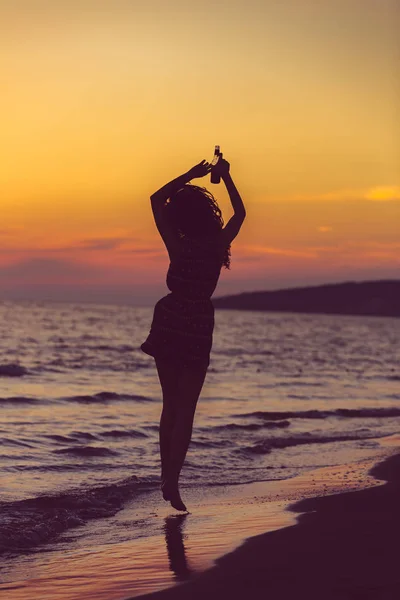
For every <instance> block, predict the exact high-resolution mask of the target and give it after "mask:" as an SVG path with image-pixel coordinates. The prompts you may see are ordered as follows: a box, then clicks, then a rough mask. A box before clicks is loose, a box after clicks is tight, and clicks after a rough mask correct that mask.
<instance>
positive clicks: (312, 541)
mask: <svg viewBox="0 0 400 600" xmlns="http://www.w3.org/2000/svg"><path fill="white" fill-rule="evenodd" d="M390 443H393V445H396V446H398V445H399V444H400V437H394V438H393V439H392V440H390V441H389V444H390ZM366 466H367V465H366V464H365V463H364V464H363V465H358V466H357V465H351V466H349V468H347V469H342V470H341V471H340V472H338V470H337V469H336V470H334V469H330V470H327V471H325V473H324V472H323V470H320V472H318V473H315V474H314V476H315V478H316V479H317V481H312V477H311V478H310V479H309V483H310V484H313V485H320V486H321V484H322V486H323V488H324V489H323V490H321V489H320V490H319V493H317V495H316V496H314V497H311V498H303V499H302V500H300V501H298V502H296V503H294V504H291V505H290V507H289V510H290V511H291V512H293V513H295V514H297V515H298V517H297V522H296V524H295V525H293V524H292V525H289V526H287V527H284V528H282V529H277V530H274V531H270V532H268V533H264V534H262V535H259V536H256V537H252V538H250V539H248V540H246V542H245V543H244V544H243V545H241V546H240V547H239V548H238V549H236V550H235V551H233V552H231V553H230V554H227V555H226V556H224V557H223V558H221V559H219V560H218V561H217V564H216V566H215V567H214V568H213V569H210V570H209V571H207V572H206V573H204V574H202V575H200V576H198V577H197V578H196V579H193V580H192V581H191V582H189V583H186V584H184V585H180V586H177V587H175V588H172V589H168V590H165V591H163V592H160V593H155V594H150V595H146V596H143V598H144V597H145V598H148V599H149V600H150V598H151V599H153V598H154V600H156V599H159V600H178V599H183V598H199V599H200V598H210V599H214V598H215V599H217V598H230V599H236V598H238V599H239V598H243V597H249V598H266V597H271V598H274V599H277V600H280V599H282V600H286V599H289V598H293V597H299V598H310V599H314V598H315V599H317V598H318V599H319V598H326V599H329V600H330V599H332V600H339V599H347V598H349V599H350V598H357V599H358V598H360V599H361V598H363V599H364V598H368V599H377V600H396V599H397V598H399V597H400V579H399V572H398V559H399V549H398V544H399V534H400V516H399V506H400V453H399V448H398V447H397V448H396V450H395V452H390V453H389V456H387V457H386V458H385V459H384V460H383V461H382V462H378V463H377V464H375V465H374V466H373V467H371V469H370V470H369V473H370V476H373V477H374V478H376V481H379V482H381V484H380V485H374V484H372V485H371V481H367V480H366V481H365V484H366V485H367V487H366V488H364V489H361V490H360V489H359V490H351V489H348V487H349V478H350V479H351V477H353V478H355V479H356V480H357V479H358V478H360V477H362V474H363V473H364V475H365V468H366ZM349 469H350V470H349ZM299 479H300V478H299ZM358 481H361V480H360V479H358ZM324 482H325V483H324ZM297 483H298V484H299V483H300V482H299V481H298V482H297ZM333 485H334V486H336V489H335V490H333V489H332V488H331V486H333ZM370 486H371V487H370ZM299 487H300V488H301V485H300V486H299ZM310 487H312V486H311V485H310ZM310 487H309V488H308V489H309V490H310ZM350 487H351V483H350ZM339 488H341V489H340V491H339V492H338V489H339ZM297 491H298V492H299V491H300V490H299V488H297ZM332 491H334V492H335V493H333V494H331V493H330V492H332ZM300 493H301V492H300ZM303 493H304V490H303ZM320 494H321V495H320Z"/></svg>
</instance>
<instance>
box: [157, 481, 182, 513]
mask: <svg viewBox="0 0 400 600" xmlns="http://www.w3.org/2000/svg"><path fill="white" fill-rule="evenodd" d="M161 491H162V494H163V498H164V500H169V501H170V503H171V506H172V507H173V508H175V509H176V510H182V511H187V508H186V506H185V504H184V503H183V500H182V498H181V495H180V493H179V488H178V484H175V485H174V484H171V483H169V482H167V481H163V483H162V485H161Z"/></svg>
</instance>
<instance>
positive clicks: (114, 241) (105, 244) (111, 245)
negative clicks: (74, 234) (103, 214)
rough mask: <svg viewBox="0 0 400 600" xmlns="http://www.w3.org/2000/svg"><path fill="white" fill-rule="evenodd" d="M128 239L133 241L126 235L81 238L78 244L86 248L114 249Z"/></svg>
mask: <svg viewBox="0 0 400 600" xmlns="http://www.w3.org/2000/svg"><path fill="white" fill-rule="evenodd" d="M127 241H131V239H130V238H125V237H116V238H92V239H90V240H81V242H78V245H79V247H80V248H82V247H83V248H84V249H85V250H114V249H115V248H119V246H120V245H121V244H123V243H124V242H127Z"/></svg>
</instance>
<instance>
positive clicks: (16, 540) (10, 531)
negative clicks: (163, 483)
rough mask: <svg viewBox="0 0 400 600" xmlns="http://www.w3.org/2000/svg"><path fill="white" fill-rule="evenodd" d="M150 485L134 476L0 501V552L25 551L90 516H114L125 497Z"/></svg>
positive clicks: (83, 522)
mask: <svg viewBox="0 0 400 600" xmlns="http://www.w3.org/2000/svg"><path fill="white" fill-rule="evenodd" d="M149 485H151V482H140V481H139V479H138V478H137V477H136V476H131V477H129V478H127V479H124V480H123V481H121V482H117V483H114V484H110V485H107V486H102V487H95V488H92V489H89V490H77V491H71V492H67V493H61V494H54V495H43V496H38V497H36V498H32V499H28V500H20V501H16V502H0V552H1V551H3V552H7V551H8V552H13V553H15V552H18V551H26V550H27V549H29V548H32V547H34V546H36V545H38V544H41V543H44V542H48V541H52V540H54V539H55V538H56V537H57V536H58V535H59V534H60V533H62V532H63V531H65V530H67V529H70V528H73V527H78V526H80V525H84V524H85V523H86V522H87V521H88V520H90V519H99V518H104V517H111V516H113V515H114V514H116V513H117V512H118V511H119V510H121V508H122V507H123V505H124V502H125V501H127V500H128V499H130V498H132V497H133V496H134V495H135V493H139V492H140V491H141V489H147V488H148V487H149Z"/></svg>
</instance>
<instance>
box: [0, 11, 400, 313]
mask: <svg viewBox="0 0 400 600" xmlns="http://www.w3.org/2000/svg"><path fill="white" fill-rule="evenodd" d="M0 22H1V29H2V31H1V36H0V73H1V75H0V77H1V89H2V92H1V95H0V131H1V142H0V202H1V208H2V210H1V215H2V219H1V221H0V300H1V299H9V298H18V299H35V300H42V299H43V300H44V299H50V300H70V301H79V300H82V301H91V302H117V303H129V304H136V305H150V304H152V303H154V301H156V300H157V299H158V298H159V297H160V296H161V295H163V294H165V293H167V292H168V290H167V288H166V283H165V276H166V271H167V269H168V264H169V262H168V254H167V251H166V249H165V247H164V245H163V242H162V240H161V238H160V237H159V234H158V232H157V229H156V227H155V224H154V221H153V217H152V213H151V206H150V200H149V197H150V195H151V194H152V193H153V192H154V191H156V190H157V189H158V188H160V187H161V186H162V185H164V184H165V183H167V182H168V181H170V180H172V179H174V178H175V177H177V176H179V175H181V174H182V173H184V172H186V171H188V170H189V169H190V168H191V167H192V166H193V165H195V164H197V163H198V162H200V161H201V160H203V159H205V160H211V159H212V155H213V150H214V146H215V144H219V145H220V146H221V150H222V152H223V155H224V157H225V158H226V159H227V160H228V161H229V162H230V164H231V175H232V178H233V180H234V182H235V184H236V186H237V188H238V190H239V192H240V193H241V195H242V198H243V201H244V204H245V206H246V211H247V217H246V220H245V222H244V225H243V227H242V230H241V232H240V234H239V236H238V237H237V238H236V239H235V240H234V242H233V244H232V250H231V252H232V259H231V270H229V271H228V270H225V269H223V270H222V273H221V278H220V283H219V285H218V288H217V291H216V292H215V296H218V295H224V294H231V293H239V292H242V291H252V290H264V289H265V290H267V289H278V288H282V287H296V286H304V285H314V284H320V283H326V282H335V281H338V282H339V281H349V280H356V281H357V280H366V279H388V278H399V277H400V234H399V231H400V142H399V139H400V138H399V135H398V133H399V128H400V83H399V81H400V79H399V77H398V74H399V73H398V69H399V64H400V61H399V59H400V41H399V39H398V35H397V33H398V30H399V25H400V4H399V2H398V0H335V1H334V2H332V1H331V0H280V1H279V2H277V1H276V0H224V1H215V0H214V1H212V2H211V1H210V0H203V1H202V2H200V3H192V2H188V1H187V0H186V1H185V2H183V1H181V0H169V2H166V1H165V0H146V2H143V1H141V2H137V1H136V0H109V1H104V0H95V1H92V0H50V1H45V0H43V1H40V0H0ZM192 183H194V184H196V185H203V186H205V187H207V188H208V189H209V190H210V191H212V193H213V194H214V195H215V197H216V198H217V200H218V202H219V204H220V206H221V208H222V211H223V215H224V220H225V222H226V221H227V220H228V219H229V218H230V216H231V215H232V208H231V206H230V202H229V196H228V194H227V192H226V190H225V189H224V185H223V183H221V184H219V185H214V184H211V183H210V179H209V176H207V177H206V178H204V179H195V180H193V181H192Z"/></svg>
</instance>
